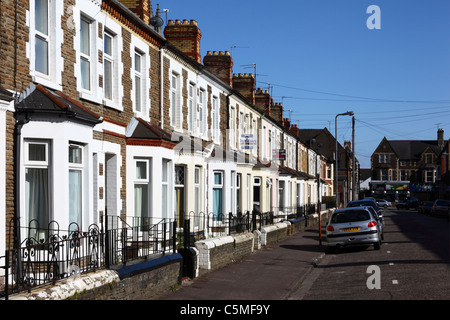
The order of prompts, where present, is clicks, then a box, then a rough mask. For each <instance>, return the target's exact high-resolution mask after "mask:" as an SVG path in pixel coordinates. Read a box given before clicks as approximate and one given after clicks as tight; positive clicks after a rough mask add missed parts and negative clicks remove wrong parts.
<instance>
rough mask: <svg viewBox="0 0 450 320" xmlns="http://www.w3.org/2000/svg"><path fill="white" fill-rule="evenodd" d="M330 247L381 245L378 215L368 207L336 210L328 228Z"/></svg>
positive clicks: (377, 246)
mask: <svg viewBox="0 0 450 320" xmlns="http://www.w3.org/2000/svg"><path fill="white" fill-rule="evenodd" d="M326 237H327V242H328V248H329V249H336V248H340V247H344V246H354V245H370V244H373V245H374V247H375V250H379V249H380V247H381V230H380V224H379V223H378V220H377V217H376V216H374V215H373V214H372V212H371V211H370V210H369V209H368V208H366V207H352V208H344V209H339V210H336V211H335V212H334V213H333V214H332V216H331V217H330V220H329V222H328V223H327V228H326Z"/></svg>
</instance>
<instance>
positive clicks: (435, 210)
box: [431, 199, 450, 218]
mask: <svg viewBox="0 0 450 320" xmlns="http://www.w3.org/2000/svg"><path fill="white" fill-rule="evenodd" d="M449 205H450V201H449V200H442V199H438V200H436V201H435V202H434V203H433V207H432V208H431V215H432V216H435V215H436V216H446V217H448V218H450V211H449Z"/></svg>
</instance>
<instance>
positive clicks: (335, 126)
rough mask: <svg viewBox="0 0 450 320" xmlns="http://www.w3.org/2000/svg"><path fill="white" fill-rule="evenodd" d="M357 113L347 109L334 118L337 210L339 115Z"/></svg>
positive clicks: (337, 197) (337, 205)
mask: <svg viewBox="0 0 450 320" xmlns="http://www.w3.org/2000/svg"><path fill="white" fill-rule="evenodd" d="M354 114H355V113H354V112H353V111H347V112H345V113H339V114H337V115H336V117H335V119H334V138H335V140H336V154H335V157H336V168H335V177H336V178H335V180H336V185H335V187H336V210H337V209H338V208H339V187H338V171H339V169H338V155H339V153H338V138H337V118H338V117H339V116H353V115H354Z"/></svg>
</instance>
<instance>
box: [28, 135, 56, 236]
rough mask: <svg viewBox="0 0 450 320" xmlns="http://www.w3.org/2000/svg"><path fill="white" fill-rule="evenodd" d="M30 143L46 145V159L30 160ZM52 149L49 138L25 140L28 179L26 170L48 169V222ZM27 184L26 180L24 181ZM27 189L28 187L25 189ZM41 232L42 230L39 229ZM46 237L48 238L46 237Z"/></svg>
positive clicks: (43, 226)
mask: <svg viewBox="0 0 450 320" xmlns="http://www.w3.org/2000/svg"><path fill="white" fill-rule="evenodd" d="M30 145H44V146H45V160H44V161H38V160H30V155H29V148H30ZM51 167H52V166H51V149H50V141H48V140H34V139H33V140H31V139H30V140H25V141H24V178H25V179H26V171H27V169H47V188H48V190H47V193H48V198H47V201H48V216H47V217H46V219H47V222H50V221H51V220H52V207H53V205H52V192H51V191H52V179H51V172H52V168H51ZM24 185H26V182H25V183H24ZM25 190H26V189H25ZM24 200H25V223H26V226H27V227H28V225H29V222H30V217H29V214H28V209H27V208H28V207H27V205H28V204H27V203H26V197H24ZM39 228H40V230H46V229H47V228H48V225H39ZM39 232H40V231H39ZM45 239H46V238H45Z"/></svg>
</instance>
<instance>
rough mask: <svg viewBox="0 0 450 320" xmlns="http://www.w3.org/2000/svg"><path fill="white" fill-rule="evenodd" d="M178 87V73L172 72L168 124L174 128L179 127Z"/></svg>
mask: <svg viewBox="0 0 450 320" xmlns="http://www.w3.org/2000/svg"><path fill="white" fill-rule="evenodd" d="M179 88H180V75H179V74H178V73H176V72H172V73H171V75H170V124H171V125H172V127H174V128H178V127H181V116H180V89H179Z"/></svg>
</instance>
